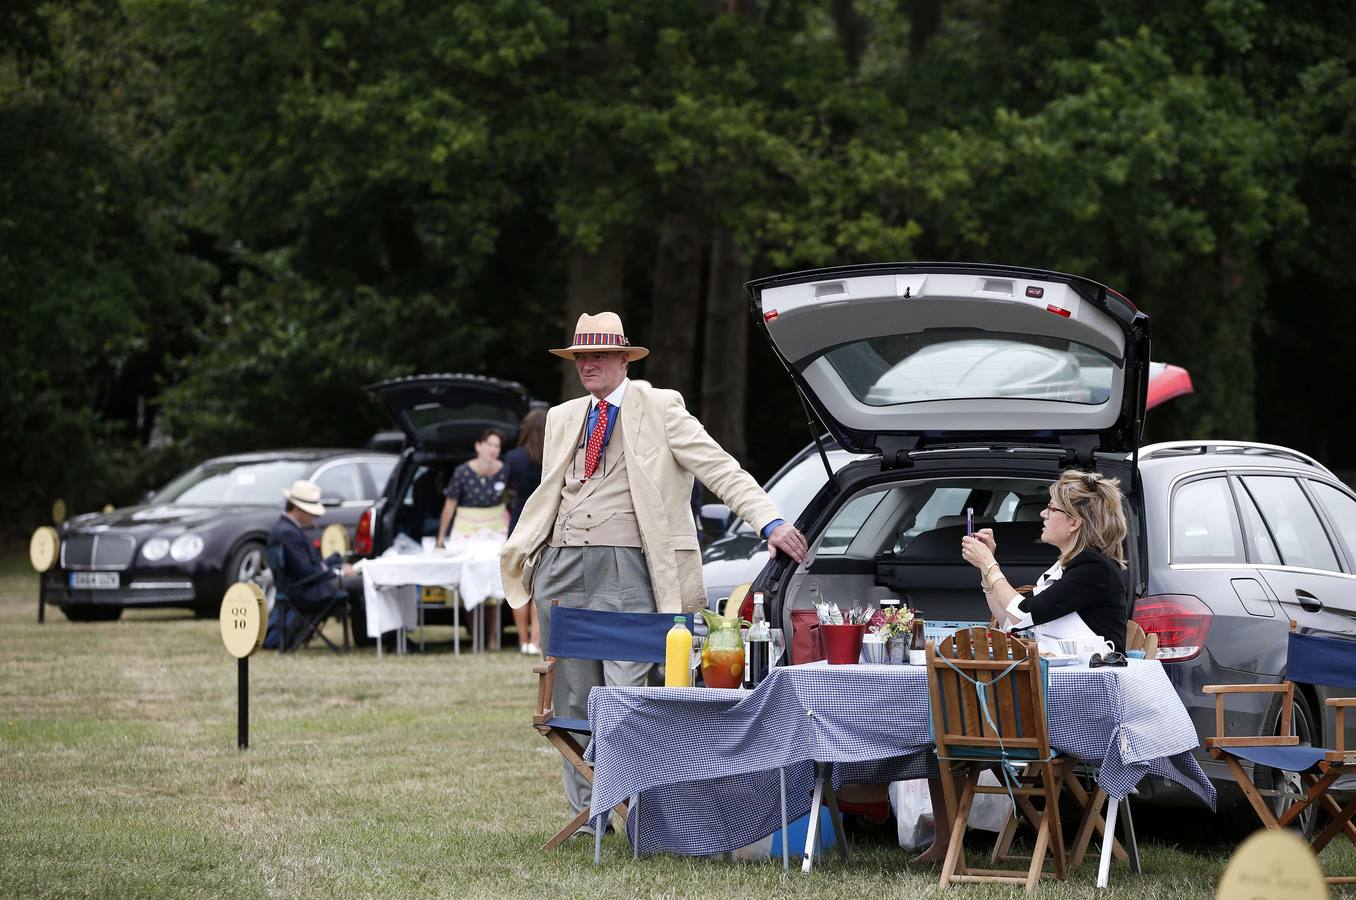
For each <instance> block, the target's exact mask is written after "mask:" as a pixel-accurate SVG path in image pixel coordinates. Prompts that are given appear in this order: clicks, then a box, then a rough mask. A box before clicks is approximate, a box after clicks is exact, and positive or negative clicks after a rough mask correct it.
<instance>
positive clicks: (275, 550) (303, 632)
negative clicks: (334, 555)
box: [264, 544, 351, 653]
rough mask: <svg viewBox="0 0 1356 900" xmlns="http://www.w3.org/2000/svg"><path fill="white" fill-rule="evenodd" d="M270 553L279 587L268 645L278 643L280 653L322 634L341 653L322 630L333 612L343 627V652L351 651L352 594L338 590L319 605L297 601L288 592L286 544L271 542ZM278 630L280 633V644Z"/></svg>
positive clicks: (269, 622) (266, 640) (275, 581)
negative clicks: (349, 637)
mask: <svg viewBox="0 0 1356 900" xmlns="http://www.w3.org/2000/svg"><path fill="white" fill-rule="evenodd" d="M267 553H268V567H269V569H270V570H271V571H272V572H273V583H274V585H275V586H276V588H277V591H276V593H275V595H274V597H273V612H272V613H271V614H270V615H269V619H268V631H269V634H268V635H267V637H266V638H265V640H264V647H265V648H267V649H270V650H271V649H273V647H275V646H276V647H277V648H278V652H279V653H286V652H287V651H288V650H296V649H298V648H300V647H303V646H305V644H306V643H307V642H308V641H310V639H311V638H312V637H313V636H316V635H319V636H320V639H321V640H322V641H324V642H325V643H326V644H327V645H328V646H329V648H330V649H331V650H333V651H334V652H335V653H338V652H340V651H339V648H338V647H337V646H335V643H334V641H332V640H330V639H329V637H328V636H326V634H325V632H324V631H322V630H321V627H322V626H323V625H324V624H325V620H326V619H328V618H330V617H331V616H332V617H334V618H336V619H338V620H339V627H340V630H341V631H342V632H343V642H344V649H343V652H344V653H347V652H348V647H349V642H348V634H349V631H350V630H351V626H350V619H349V614H348V613H349V610H348V594H347V593H345V592H344V591H336V592H335V593H334V594H333V595H331V596H330V597H328V598H327V599H326V600H324V601H323V602H322V603H320V604H319V605H316V604H306V605H305V606H303V605H300V604H298V603H295V602H293V600H292V599H291V597H290V596H289V594H288V591H289V589H290V585H289V583H288V580H287V567H286V557H285V556H284V550H283V546H282V544H269V545H268V547H267ZM331 577H332V576H331ZM289 633H290V637H289ZM274 634H277V639H276V640H277V643H276V644H275V643H274Z"/></svg>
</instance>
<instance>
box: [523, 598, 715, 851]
mask: <svg viewBox="0 0 1356 900" xmlns="http://www.w3.org/2000/svg"><path fill="white" fill-rule="evenodd" d="M673 620H674V615H673V614H672V613H625V612H606V611H603V610H596V609H577V608H574V607H569V606H561V605H559V601H552V602H551V627H550V631H549V634H548V643H547V647H546V654H547V655H546V658H545V659H544V660H543V661H542V662H541V663H539V664H538V665H537V666H535V667H534V668H533V670H532V671H534V672H536V673H537V676H538V678H537V710H536V712H535V713H534V714H533V716H532V727H533V728H535V729H537V731H538V733H540V734H541V736H542V737H544V738H546V739H547V740H548V741H550V742H551V745H552V746H553V747H555V748H556V749H557V750H559V751H560V754H561V755H562V756H564V757H565V759H566V760H567V761H568V762H569V764H570V765H571V766H573V767H574V769H575V771H577V772H578V773H579V774H580V775H582V776H583V777H584V779H585V780H586V781H588V783H589V784H590V785H592V784H593V766H592V765H591V764H590V763H589V762H588V760H586V759H584V749H585V747H586V746H587V745H588V741H589V736H590V735H592V734H593V728H592V726H591V725H590V724H589V720H588V719H568V718H563V717H560V716H557V715H556V713H555V706H554V701H553V699H552V693H553V691H554V687H555V680H556V662H557V660H560V659H594V660H608V659H612V660H627V661H630V662H648V663H662V662H664V643H665V639H666V638H667V637H668V633H669V629H670V628H672V627H673ZM687 626H688V628H689V629H691V628H692V618H691V616H688V617H687ZM614 809H615V811H616V813H617V815H619V816H621V818H622V820H623V821H624V820H625V819H626V812H627V808H626V804H625V803H618V804H617V806H616V807H614ZM588 819H589V811H588V810H587V809H583V810H580V812H579V814H578V815H576V816H575V817H574V818H573V819H571V820H570V821H569V822H568V823H567V824H566V825H565V827H564V828H562V829H560V831H558V832H556V834H555V836H554V837H552V838H551V839H550V840H549V841H547V842H546V844H545V845H544V846H543V848H542V849H544V850H550V849H551V848H553V847H557V846H559V845H560V844H562V843H563V842H564V841H565V840H566V839H568V838H569V837H570V835H572V834H574V833H575V832H576V831H578V830H579V829H580V828H581V827H583V825H584V823H586V822H587V821H588Z"/></svg>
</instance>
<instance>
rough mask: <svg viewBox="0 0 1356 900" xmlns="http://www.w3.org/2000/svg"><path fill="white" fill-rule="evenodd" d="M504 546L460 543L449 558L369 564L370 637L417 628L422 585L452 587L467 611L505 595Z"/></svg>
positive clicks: (365, 568) (396, 558) (365, 571)
mask: <svg viewBox="0 0 1356 900" xmlns="http://www.w3.org/2000/svg"><path fill="white" fill-rule="evenodd" d="M503 546H504V545H503V542H502V541H460V542H458V543H457V545H456V546H455V547H453V548H452V553H450V554H448V555H431V554H424V553H420V554H411V555H392V556H383V557H381V558H379V559H365V560H363V561H362V562H361V563H360V564H359V570H360V571H361V572H362V576H363V600H364V603H365V605H366V608H367V636H368V637H380V636H381V635H382V634H383V633H385V632H387V631H394V630H395V629H397V628H404V629H407V630H408V629H412V628H414V627H415V626H416V625H418V620H419V614H418V602H419V593H418V592H419V586H420V585H427V586H439V587H447V588H454V589H455V590H456V591H457V594H458V596H460V598H461V602H462V604H463V605H464V606H465V607H466V608H467V609H468V610H470V609H475V608H476V607H477V606H479V605H480V604H481V603H483V602H485V600H487V599H488V598H490V597H502V596H504V587H503V584H502V582H501V581H500V579H499V551H500V550H501V549H502V548H503Z"/></svg>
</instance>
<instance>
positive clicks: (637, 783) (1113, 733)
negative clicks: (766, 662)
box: [588, 659, 1215, 854]
mask: <svg viewBox="0 0 1356 900" xmlns="http://www.w3.org/2000/svg"><path fill="white" fill-rule="evenodd" d="M927 690H928V689H927V671H926V669H925V668H924V667H922V666H873V665H854V666H829V665H826V664H824V663H811V664H809V665H804V666H790V667H785V668H777V669H773V671H772V673H771V675H769V676H768V679H767V681H765V682H764V683H763V684H762V685H761V686H760V687H759V688H758V689H757V690H756V691H739V690H715V689H709V688H594V690H593V692H592V693H591V694H590V696H589V720H590V721H591V722H592V723H593V741H592V743H591V744H590V745H589V751H588V752H589V755H590V758H591V759H592V760H593V763H594V779H595V780H594V788H593V807H592V812H593V815H595V816H596V815H599V814H600V813H602V812H603V811H605V810H607V809H609V808H611V807H612V806H614V805H616V804H617V803H619V802H621V801H623V800H626V799H627V798H629V797H630V796H632V795H633V794H640V795H641V801H640V804H639V805H638V806H639V808H638V810H636V809H633V810H632V814H631V823H630V827H629V829H628V833H629V834H630V835H632V839H633V840H637V841H638V842H639V849H640V851H641V852H643V853H652V852H656V851H670V852H675V853H684V854H705V853H718V852H722V851H725V850H733V849H736V848H739V847H743V846H745V845H747V844H750V843H753V842H754V841H756V840H759V839H760V838H763V837H766V836H767V835H769V834H771V833H772V832H774V831H776V830H777V829H778V828H780V827H781V809H780V804H779V792H778V770H779V769H780V768H785V770H786V777H787V808H788V814H789V816H790V818H791V819H796V818H798V817H800V816H802V815H804V814H805V813H807V812H809V809H810V794H811V790H812V788H813V780H814V775H813V764H814V763H815V762H831V763H833V771H834V781H835V783H838V784H842V783H849V782H878V781H892V780H900V779H907V778H921V777H925V776H927V775H931V774H936V772H937V760H936V757H935V755H934V754H933V752H932V749H933V747H932V737H931V732H930V728H929V722H928V692H927ZM1047 705H1048V712H1049V719H1050V740H1051V743H1052V744H1053V745H1054V747H1055V749H1057V750H1059V751H1061V752H1063V753H1067V754H1070V755H1072V756H1075V757H1077V758H1078V759H1080V760H1083V761H1084V762H1088V763H1096V764H1098V765H1099V766H1100V772H1099V774H1098V783H1099V784H1100V785H1101V786H1102V787H1103V788H1104V789H1105V790H1106V792H1107V793H1108V794H1110V795H1111V796H1114V797H1118V798H1124V797H1125V796H1126V795H1127V794H1129V793H1130V791H1132V790H1133V789H1134V787H1135V785H1137V784H1138V783H1139V782H1140V780H1141V779H1142V778H1143V777H1144V776H1145V775H1149V774H1154V775H1161V776H1163V777H1166V778H1169V779H1171V780H1173V781H1175V782H1177V783H1179V784H1182V785H1184V786H1186V787H1187V788H1189V789H1191V791H1193V792H1194V793H1195V794H1196V795H1197V796H1198V797H1200V798H1201V800H1202V801H1203V802H1204V803H1206V804H1207V805H1209V806H1210V807H1211V808H1214V805H1215V788H1214V786H1213V785H1212V784H1211V783H1210V780H1209V779H1208V778H1206V776H1205V773H1204V772H1203V771H1202V770H1201V767H1200V765H1199V764H1198V763H1197V762H1196V760H1195V759H1194V758H1193V757H1192V755H1191V751H1192V750H1193V749H1195V748H1196V747H1197V744H1198V741H1197V737H1196V730H1195V728H1194V727H1193V725H1192V723H1191V719H1190V717H1189V716H1188V715H1187V712H1186V709H1185V707H1183V706H1182V702H1181V700H1180V699H1178V696H1177V693H1176V692H1175V691H1174V690H1173V687H1172V684H1171V683H1170V682H1169V681H1168V677H1167V675H1166V674H1165V673H1164V671H1163V665H1162V663H1160V662H1157V661H1154V660H1136V659H1132V660H1130V665H1129V666H1128V667H1126V668H1118V669H1112V668H1099V669H1089V668H1086V667H1084V666H1067V667H1060V668H1052V669H1051V670H1050V694H1049V701H1048V704H1047ZM637 816H638V817H639V824H638V826H637V822H636V819H637Z"/></svg>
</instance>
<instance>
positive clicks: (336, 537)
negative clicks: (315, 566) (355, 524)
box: [320, 522, 352, 558]
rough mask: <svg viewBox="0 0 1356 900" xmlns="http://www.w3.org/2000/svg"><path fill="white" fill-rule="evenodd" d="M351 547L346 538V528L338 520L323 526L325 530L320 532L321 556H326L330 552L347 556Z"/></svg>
mask: <svg viewBox="0 0 1356 900" xmlns="http://www.w3.org/2000/svg"><path fill="white" fill-rule="evenodd" d="M351 549H352V544H350V543H349V540H348V529H347V528H345V527H344V526H342V525H340V524H339V523H338V522H335V523H334V524H332V525H327V526H325V530H324V531H322V532H321V533H320V555H321V557H322V558H328V557H329V555H330V554H331V553H338V554H339V555H340V556H347V555H348V551H349V550H351Z"/></svg>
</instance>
